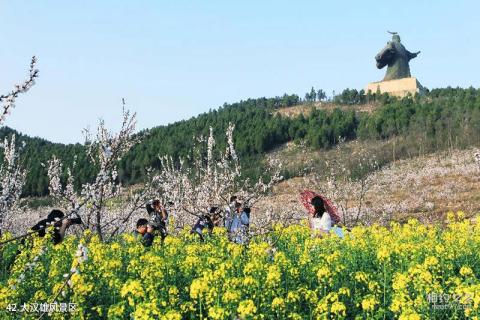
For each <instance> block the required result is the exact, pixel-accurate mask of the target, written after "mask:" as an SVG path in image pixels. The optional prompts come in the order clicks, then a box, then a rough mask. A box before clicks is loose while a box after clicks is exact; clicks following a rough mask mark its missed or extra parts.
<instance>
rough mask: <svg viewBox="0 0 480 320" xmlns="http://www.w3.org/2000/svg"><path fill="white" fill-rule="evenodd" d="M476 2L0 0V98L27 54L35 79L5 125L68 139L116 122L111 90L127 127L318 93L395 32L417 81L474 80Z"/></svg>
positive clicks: (363, 72) (362, 69) (348, 82)
mask: <svg viewBox="0 0 480 320" xmlns="http://www.w3.org/2000/svg"><path fill="white" fill-rule="evenodd" d="M479 9H480V5H479V4H478V2H477V1H435V2H432V1H422V0H417V1H407V0H404V1H397V2H386V1H349V2H347V1H258V0H257V1H236V2H233V1H33V0H32V1H21V0H18V1H13V0H11V1H4V0H0V27H1V30H2V31H3V32H2V50H0V92H2V93H3V92H6V91H8V90H9V89H10V88H12V86H13V84H15V83H18V82H21V81H22V79H23V78H24V77H25V76H26V74H27V69H28V63H29V60H30V57H31V56H32V55H36V56H37V57H38V61H39V63H38V68H39V69H40V78H39V79H38V81H37V84H36V85H35V86H34V87H33V88H32V89H31V91H29V92H28V94H26V95H23V96H21V97H20V98H19V99H18V100H17V107H16V108H15V109H14V110H13V112H12V115H11V116H10V117H8V118H7V120H6V123H5V124H6V125H8V126H11V127H13V128H15V129H17V130H19V131H21V132H23V133H26V134H29V135H32V136H40V137H43V138H46V139H49V140H51V141H54V142H64V143H70V142H81V141H82V140H83V137H82V134H81V129H82V128H85V127H87V126H90V127H91V128H94V127H95V126H96V123H97V121H98V119H99V118H103V119H105V121H106V123H107V126H109V127H110V128H113V129H115V128H118V126H119V123H120V121H121V98H122V97H124V98H125V99H126V101H127V104H128V107H129V108H130V109H131V110H133V111H136V112H137V113H138V129H143V128H151V127H154V126H157V125H162V124H167V123H171V122H174V121H177V120H181V119H186V118H190V117H191V116H195V115H197V114H199V113H202V112H205V111H208V110H209V109H211V108H216V107H218V106H220V105H222V104H223V103H224V102H235V101H239V100H241V99H246V98H249V97H252V98H255V97H262V96H266V97H270V96H276V95H282V94H283V93H285V92H286V93H297V94H299V95H301V96H302V97H303V95H304V93H305V92H306V91H308V90H309V88H310V87H312V86H314V87H315V88H317V89H318V88H323V89H324V90H325V91H326V92H327V93H328V94H329V95H331V92H332V91H333V90H335V91H336V92H339V91H341V90H342V89H344V88H347V87H349V88H357V89H361V88H363V87H365V85H366V84H367V83H368V82H372V81H378V80H381V79H382V78H383V75H384V73H385V70H377V69H376V67H375V62H374V58H373V57H374V56H375V54H376V53H377V52H378V51H379V50H380V49H382V48H383V46H384V45H385V43H386V42H387V41H388V40H389V39H390V35H388V34H387V33H386V31H387V30H391V31H397V32H399V34H400V36H401V38H402V42H403V43H404V45H405V46H406V48H407V49H409V50H410V51H417V50H421V51H422V53H421V54H420V55H419V57H418V58H417V59H414V60H412V62H411V71H412V75H413V76H416V77H417V78H418V79H419V81H420V82H421V83H422V84H423V85H425V86H427V87H428V88H435V87H445V86H448V85H451V86H461V87H468V86H474V87H480V77H479V73H480V67H479V64H478V57H479V56H480V46H479V43H478V36H479V32H480V22H479V21H480V19H478V13H479Z"/></svg>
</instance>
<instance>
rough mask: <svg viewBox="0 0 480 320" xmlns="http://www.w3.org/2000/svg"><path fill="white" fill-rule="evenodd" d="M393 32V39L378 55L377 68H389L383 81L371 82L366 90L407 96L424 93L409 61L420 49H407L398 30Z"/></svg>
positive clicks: (376, 57) (376, 58)
mask: <svg viewBox="0 0 480 320" xmlns="http://www.w3.org/2000/svg"><path fill="white" fill-rule="evenodd" d="M388 33H390V34H392V41H389V42H388V43H387V45H386V46H385V48H383V49H382V51H380V52H379V53H378V54H377V55H376V56H375V60H376V61H377V68H378V69H382V68H383V67H385V66H388V68H387V74H386V75H385V77H384V78H383V80H382V81H378V82H371V83H369V84H368V85H367V87H366V88H365V92H370V93H380V94H383V93H388V94H389V95H392V96H397V97H405V96H407V95H416V94H423V93H424V92H425V88H423V87H422V85H421V84H420V82H418V80H417V79H416V78H414V77H412V76H411V75H410V67H409V65H408V63H409V62H410V60H412V59H413V58H416V57H417V56H418V54H419V53H420V51H418V52H415V53H412V52H410V51H408V50H407V49H405V47H404V46H403V44H401V43H400V36H399V35H398V33H396V32H390V31H388Z"/></svg>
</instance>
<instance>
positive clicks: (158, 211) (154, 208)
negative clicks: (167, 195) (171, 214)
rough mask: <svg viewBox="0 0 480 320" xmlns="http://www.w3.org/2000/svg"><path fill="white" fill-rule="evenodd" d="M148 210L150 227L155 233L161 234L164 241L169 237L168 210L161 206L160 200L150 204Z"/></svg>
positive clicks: (147, 206)
mask: <svg viewBox="0 0 480 320" xmlns="http://www.w3.org/2000/svg"><path fill="white" fill-rule="evenodd" d="M146 209H147V213H148V215H149V217H150V221H149V225H150V226H151V227H152V229H153V233H154V234H155V233H157V234H160V236H161V237H162V241H163V240H164V239H165V237H166V236H167V223H168V212H167V210H166V209H165V208H164V207H163V206H162V205H161V203H160V200H158V199H155V200H152V201H150V202H148V203H147V205H146Z"/></svg>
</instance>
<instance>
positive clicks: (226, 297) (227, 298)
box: [222, 290, 239, 304]
mask: <svg viewBox="0 0 480 320" xmlns="http://www.w3.org/2000/svg"><path fill="white" fill-rule="evenodd" d="M238 298H239V295H238V293H236V292H234V291H231V290H227V291H226V292H225V293H224V294H223V296H222V300H223V302H225V303H227V304H228V303H231V302H235V301H237V300H238Z"/></svg>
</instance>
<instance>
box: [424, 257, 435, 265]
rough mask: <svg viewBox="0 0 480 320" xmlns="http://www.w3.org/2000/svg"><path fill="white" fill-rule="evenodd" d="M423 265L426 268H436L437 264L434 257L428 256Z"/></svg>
mask: <svg viewBox="0 0 480 320" xmlns="http://www.w3.org/2000/svg"><path fill="white" fill-rule="evenodd" d="M424 264H425V266H426V267H429V266H436V265H437V264H438V259H437V258H436V257H433V256H429V257H427V258H426V259H425V262H424Z"/></svg>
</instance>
